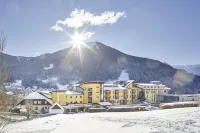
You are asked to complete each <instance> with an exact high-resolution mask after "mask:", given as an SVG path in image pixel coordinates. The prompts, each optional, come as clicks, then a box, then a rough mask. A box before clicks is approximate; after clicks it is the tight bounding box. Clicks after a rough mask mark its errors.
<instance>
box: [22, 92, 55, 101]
mask: <svg viewBox="0 0 200 133" xmlns="http://www.w3.org/2000/svg"><path fill="white" fill-rule="evenodd" d="M24 99H30V100H33V99H45V100H46V101H48V102H49V103H50V104H53V102H52V100H51V99H49V98H47V97H45V96H44V95H42V94H40V93H39V92H33V93H31V94H29V95H28V96H26V97H25V98H24Z"/></svg>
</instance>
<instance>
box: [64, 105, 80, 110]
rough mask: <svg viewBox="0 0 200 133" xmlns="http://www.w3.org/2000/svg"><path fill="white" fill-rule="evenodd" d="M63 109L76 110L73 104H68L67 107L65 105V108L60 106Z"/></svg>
mask: <svg viewBox="0 0 200 133" xmlns="http://www.w3.org/2000/svg"><path fill="white" fill-rule="evenodd" d="M62 107H63V108H65V109H71V108H78V107H77V106H76V105H74V104H69V105H66V106H62Z"/></svg>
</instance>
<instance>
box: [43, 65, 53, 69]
mask: <svg viewBox="0 0 200 133" xmlns="http://www.w3.org/2000/svg"><path fill="white" fill-rule="evenodd" d="M53 67H54V65H53V64H49V66H48V67H44V69H45V70H49V69H53Z"/></svg>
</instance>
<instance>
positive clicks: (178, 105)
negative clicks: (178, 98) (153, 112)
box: [160, 102, 199, 109]
mask: <svg viewBox="0 0 200 133" xmlns="http://www.w3.org/2000/svg"><path fill="white" fill-rule="evenodd" d="M198 106H199V104H198V102H176V103H164V104H161V105H160V108H161V109H173V108H185V107H198Z"/></svg>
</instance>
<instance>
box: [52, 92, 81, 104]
mask: <svg viewBox="0 0 200 133" xmlns="http://www.w3.org/2000/svg"><path fill="white" fill-rule="evenodd" d="M51 98H52V101H53V102H54V103H59V104H60V105H61V106H65V105H68V104H82V103H83V94H82V93H79V92H75V91H68V90H56V91H52V92H51Z"/></svg>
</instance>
